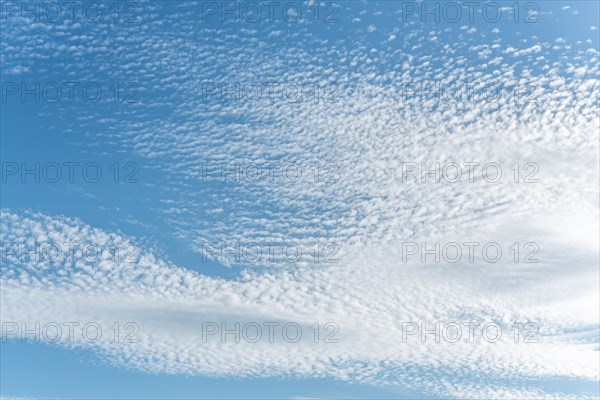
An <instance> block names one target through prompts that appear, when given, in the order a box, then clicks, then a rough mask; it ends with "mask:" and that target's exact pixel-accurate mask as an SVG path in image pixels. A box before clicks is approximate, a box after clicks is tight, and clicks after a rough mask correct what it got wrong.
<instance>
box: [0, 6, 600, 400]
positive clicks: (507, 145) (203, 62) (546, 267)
mask: <svg viewBox="0 0 600 400" xmlns="http://www.w3.org/2000/svg"><path fill="white" fill-rule="evenodd" d="M140 4H141V6H140V7H141V8H140V12H139V15H138V18H139V23H137V24H132V25H127V24H111V23H110V21H104V22H102V23H97V24H88V25H85V24H78V23H65V24H54V25H48V24H42V23H38V24H36V23H30V24H23V23H20V22H19V21H13V22H12V23H11V22H8V23H7V25H6V24H5V25H4V27H3V32H2V43H1V45H2V63H3V78H4V79H13V80H18V79H22V80H28V79H30V80H31V79H38V80H39V79H41V78H43V79H44V80H46V81H64V80H66V79H65V77H68V79H69V80H73V81H82V82H83V81H87V82H94V81H101V82H117V81H118V82H136V84H137V85H138V87H139V91H138V93H137V94H136V98H137V99H138V100H139V101H138V102H136V103H132V104H127V105H126V106H124V105H123V104H114V103H110V102H104V101H100V102H98V103H95V104H94V106H93V107H79V106H78V105H77V103H73V104H70V103H61V104H60V105H59V106H58V107H57V106H54V105H53V106H52V111H51V112H52V118H51V123H50V124H49V127H48V129H49V131H50V132H54V134H57V135H58V137H61V138H62V139H61V140H64V142H65V143H68V144H69V145H72V146H76V147H77V148H79V149H81V150H82V151H85V152H89V153H92V154H93V153H94V152H95V151H97V150H98V149H99V148H104V149H106V148H107V149H110V150H109V151H110V152H113V153H114V154H121V155H123V154H125V155H128V156H129V157H130V158H131V159H134V160H136V161H137V162H138V163H139V164H140V165H144V166H146V168H147V169H149V170H151V171H153V172H152V173H153V175H152V176H153V177H155V178H156V179H155V180H154V181H145V182H142V183H140V187H141V189H140V191H141V192H142V193H143V196H142V195H140V202H139V204H137V205H136V206H137V207H139V209H138V210H135V209H134V208H132V209H131V210H128V211H127V212H128V213H129V214H130V215H137V216H136V218H138V219H140V220H141V222H143V223H144V224H147V225H150V226H153V228H154V229H159V230H161V231H162V232H163V234H164V235H166V236H169V237H172V238H173V239H174V240H176V241H177V242H178V243H181V244H182V245H183V246H185V247H186V249H187V250H190V251H192V252H194V253H197V254H198V255H199V256H208V257H209V258H210V257H211V256H214V255H213V254H206V248H205V247H204V244H205V243H208V242H210V243H223V242H227V243H236V242H243V243H267V242H268V243H289V242H293V243H295V244H298V245H299V246H302V247H303V248H305V249H309V248H310V247H311V245H312V244H313V243H315V242H318V243H336V244H338V245H339V246H340V249H339V252H338V253H337V254H336V260H337V262H336V263H331V264H327V263H315V262H314V260H313V259H311V257H305V258H302V259H301V260H299V261H298V262H295V263H292V264H290V263H289V262H286V261H285V260H281V259H278V260H276V261H275V262H273V263H264V260H259V261H256V262H246V263H244V262H229V261H230V260H225V261H224V260H220V259H217V260H216V261H218V262H221V264H223V268H227V267H234V268H235V273H236V276H235V277H234V278H224V277H219V276H209V275H207V274H204V273H203V271H202V268H201V267H199V268H197V269H188V268H184V267H181V266H178V265H177V263H175V262H173V261H171V260H170V258H169V256H168V249H166V250H165V249H164V248H163V249H161V248H160V246H159V245H158V246H156V245H148V246H142V247H143V250H142V252H141V254H140V258H139V261H138V262H135V263H120V262H115V261H114V260H113V259H111V257H110V254H108V253H106V254H103V256H102V257H101V258H100V259H98V260H96V261H94V262H93V263H90V262H85V261H82V260H74V261H73V262H68V261H65V262H64V263H62V264H61V265H58V266H57V265H48V264H47V263H44V262H42V261H38V262H36V261H35V260H25V261H24V260H23V259H21V258H19V257H17V256H9V261H8V262H6V263H3V264H2V278H1V284H2V319H3V321H13V320H19V321H21V320H23V321H31V322H33V321H69V320H84V321H86V320H87V321H107V324H108V321H112V320H115V319H118V320H122V321H135V322H136V323H137V324H138V325H139V333H138V337H139V338H140V340H139V342H138V343H135V344H131V345H128V346H122V345H118V344H115V343H111V342H110V341H104V340H102V341H99V342H96V343H94V344H90V343H87V342H85V341H80V342H76V343H64V345H65V346H67V347H71V346H72V347H80V346H81V347H91V348H93V349H94V350H96V351H97V354H98V355H99V357H102V358H104V359H105V360H106V361H107V362H109V363H114V364H115V365H118V366H120V367H125V368H131V369H136V370H142V371H149V372H153V373H168V374H191V375H209V376H243V377H264V376H294V377H329V378H334V379H339V380H343V381H348V382H360V383H368V384H373V385H386V386H387V385H392V386H398V387H402V388H406V389H411V390H417V391H419V392H421V393H425V394H427V395H431V396H441V397H460V398H484V397H486V398H511V397H514V398H570V397H573V398H575V397H576V395H575V394H573V393H569V392H568V390H565V391H557V390H556V388H555V387H554V386H551V385H546V384H544V383H543V382H547V381H552V380H556V379H563V380H565V381H566V382H573V383H578V382H587V383H590V382H594V381H597V380H598V378H599V366H598V326H599V325H598V323H599V321H598V315H599V314H598V313H599V307H598V303H599V300H600V299H599V297H598V284H597V283H598V279H599V274H598V262H599V260H598V251H599V247H598V229H597V228H598V218H599V208H598V193H599V183H598V162H599V160H598V151H597V150H598V145H599V137H598V126H599V123H600V115H599V111H598V102H597V100H598V91H599V88H600V86H599V81H598V73H599V71H600V70H599V67H598V55H599V52H598V49H597V48H594V46H592V44H590V43H591V42H586V41H585V39H587V37H586V38H583V39H582V40H578V41H572V40H570V39H569V38H568V37H566V38H563V37H560V35H559V33H557V32H553V31H551V30H549V28H548V27H549V26H550V25H551V24H552V21H553V18H556V17H557V16H556V15H555V14H553V13H552V12H550V13H547V14H546V15H544V14H542V15H541V16H540V22H539V25H537V26H536V29H539V30H540V32H537V31H536V33H535V34H531V33H530V31H531V29H533V28H532V27H530V26H524V25H519V24H513V23H506V24H502V23H498V24H489V23H487V24H482V25H480V26H477V27H476V28H475V27H473V26H471V25H469V26H467V25H468V24H460V23H457V24H451V23H446V24H444V23H441V24H427V23H426V24H423V23H421V22H419V21H418V20H411V19H409V20H408V21H404V20H403V16H402V13H400V12H398V7H395V8H394V7H393V6H390V4H389V3H384V4H383V3H376V2H373V3H371V2H369V3H366V2H348V3H345V2H344V3H343V4H341V5H340V13H339V17H338V18H339V21H338V22H337V23H332V24H325V23H310V22H306V23H300V24H295V25H290V24H286V23H279V24H278V23H268V22H265V23H256V24H252V23H248V22H246V21H241V22H229V23H223V24H221V23H216V22H214V21H213V22H212V23H210V22H203V21H202V20H201V16H200V6H199V5H198V3H186V2H177V3H172V4H171V3H168V2H144V3H140ZM564 12H567V10H564ZM554 13H556V11H554ZM544 18H545V19H544ZM12 24H14V25H12ZM509 30H513V31H516V32H517V33H514V32H511V34H504V33H505V32H507V31H509ZM558 30H560V29H558ZM518 32H523V33H522V34H521V33H518ZM593 35H594V31H590V34H589V37H593ZM33 77H35V78H33ZM249 82H251V83H254V84H259V85H263V86H266V85H267V84H269V83H273V82H275V83H278V84H280V85H281V86H283V87H286V88H288V89H289V88H291V87H295V86H294V85H298V86H300V87H301V89H300V90H301V92H303V93H302V94H301V95H300V96H299V97H300V98H299V99H298V101H289V99H283V97H281V96H280V94H275V95H274V97H269V96H268V95H266V94H264V93H263V95H262V96H260V97H258V98H255V99H253V100H252V101H249V100H236V99H234V98H232V96H231V95H227V94H226V95H225V96H221V95H220V92H219V91H218V90H216V89H214V88H215V86H214V85H215V84H216V83H220V84H227V85H230V86H235V84H236V83H242V84H244V83H249ZM211 85H212V86H211ZM436 85H441V86H443V87H446V88H448V91H447V92H446V93H445V95H444V96H442V97H440V95H439V92H437V91H436V90H435V88H436ZM315 87H318V88H319V95H320V96H321V97H319V98H318V99H317V100H315ZM467 87H468V88H471V89H470V92H469V90H466V89H465V88H467ZM460 88H462V90H463V92H462V94H458V93H457V90H460ZM490 93H493V95H490ZM48 112H50V111H48ZM65 127H67V128H65ZM436 162H438V163H440V164H448V163H454V162H456V163H459V164H462V163H464V162H479V163H481V164H485V163H488V162H495V163H498V164H499V165H501V166H502V172H503V174H504V175H503V179H501V180H499V181H498V182H497V183H493V184H492V183H489V182H487V181H486V180H484V179H483V176H482V175H481V173H480V174H479V175H478V176H477V175H476V176H475V179H474V180H473V181H469V177H468V176H466V175H463V176H462V177H461V179H460V180H459V181H457V182H448V181H445V180H442V181H441V182H438V183H436V182H431V181H428V182H421V181H419V180H418V176H417V178H416V180H415V179H413V176H411V178H410V179H406V180H403V179H402V171H405V170H403V168H405V166H406V165H407V164H408V163H412V164H411V165H421V164H422V163H426V164H427V165H429V166H432V165H433V164H434V163H436ZM515 162H520V163H521V164H520V167H519V168H522V164H524V163H526V162H531V163H535V165H536V166H537V168H538V169H539V170H538V171H537V173H536V176H535V178H536V180H537V181H536V183H532V184H523V183H522V182H514V179H513V170H511V169H510V167H511V166H513V165H514V163H515ZM222 163H225V164H226V165H227V168H232V169H233V168H234V165H235V164H236V163H237V164H239V165H246V166H247V165H251V164H253V163H254V164H259V165H266V164H268V163H280V164H286V163H287V164H293V165H295V166H300V167H301V168H302V177H301V178H300V179H298V180H297V181H291V180H290V179H287V180H286V179H282V177H281V176H279V177H275V182H273V181H271V180H269V179H264V178H263V179H257V180H249V179H245V180H244V179H243V180H240V181H235V182H225V183H223V182H220V181H219V179H212V180H210V179H209V182H206V181H205V178H206V173H207V170H206V166H207V165H209V166H211V168H212V167H214V166H215V165H221V164H222ZM315 166H320V167H323V166H329V167H327V168H333V169H331V170H330V169H327V168H326V169H325V170H323V169H321V170H320V173H321V175H320V176H319V178H320V179H315V175H314V173H315V169H314V168H315ZM213 172H214V171H213ZM521 172H522V173H523V174H525V172H523V170H521ZM323 174H325V175H326V176H327V178H332V179H325V178H323V176H324V175H323ZM429 178H430V179H431V178H432V177H431V176H429ZM142 197H143V198H142ZM139 210H144V211H145V212H146V213H147V214H145V216H146V217H145V218H144V217H143V215H144V213H141V212H139ZM136 212H138V214H136ZM126 231H127V229H126V227H123V230H120V229H119V230H117V229H115V231H114V232H110V231H108V230H106V229H100V228H96V227H93V226H90V225H89V224H88V223H86V221H85V219H83V218H74V217H73V216H69V217H67V216H63V215H50V214H49V213H46V212H43V211H42V212H39V211H32V210H22V209H14V208H11V209H8V208H4V209H3V210H2V224H1V233H2V238H3V240H4V241H7V242H10V241H14V242H25V241H42V242H43V241H48V240H53V241H58V242H68V241H74V242H75V241H79V242H84V241H93V242H95V243H100V244H102V245H105V246H108V247H109V245H110V244H111V243H117V242H122V241H133V242H136V239H135V238H133V237H131V236H130V235H127V234H125V233H123V232H126ZM407 241H411V242H417V243H418V242H428V243H433V242H436V241H438V242H459V243H462V242H469V241H478V242H498V243H501V244H502V245H503V246H504V245H506V248H508V246H510V244H511V243H513V242H519V243H525V242H529V241H534V242H536V243H538V244H539V247H540V250H539V254H538V256H537V257H538V258H539V262H538V263H535V264H523V263H514V262H512V261H511V259H510V256H506V257H503V258H502V260H501V261H500V262H497V263H489V262H482V261H481V260H478V261H477V262H474V263H470V262H467V260H464V259H462V260H461V261H460V262H458V263H454V264H448V263H435V262H432V261H431V259H429V260H428V261H427V260H426V262H421V261H420V259H419V258H418V257H414V258H410V259H409V260H407V261H405V260H403V254H402V251H403V243H405V242H407ZM165 253H167V255H165ZM261 267H265V268H261ZM203 321H218V322H226V323H230V324H234V323H235V322H242V323H243V322H251V321H255V322H258V323H263V322H268V321H271V322H278V323H280V324H285V323H286V322H290V321H293V322H296V323H298V324H300V325H301V326H303V327H304V329H303V330H304V332H310V330H309V327H310V326H311V325H312V324H313V323H314V322H315V321H320V322H321V323H326V322H335V323H336V324H337V325H338V326H339V332H338V333H337V336H336V338H337V339H338V340H339V341H338V342H337V343H314V341H313V340H312V337H303V338H302V339H300V340H299V341H298V342H296V343H290V342H287V341H282V340H278V339H276V340H275V341H274V342H273V343H266V342H258V343H244V342H242V343H229V342H225V343H223V342H220V341H216V342H208V343H203V342H202V341H201V337H200V336H201V332H200V331H201V324H202V322H203ZM410 321H416V322H419V323H420V322H421V321H424V322H428V323H430V324H433V323H435V322H436V321H441V322H443V323H447V322H451V321H458V322H462V321H478V322H480V323H481V324H482V325H483V324H485V323H486V322H494V323H496V324H498V325H500V326H502V327H503V328H505V329H506V332H510V326H511V324H512V322H513V321H524V322H527V321H533V322H536V323H538V324H540V326H541V329H540V332H539V333H538V338H539V342H538V343H515V342H514V341H513V340H512V339H513V338H512V337H510V336H505V337H503V338H502V339H501V340H500V341H498V342H497V343H489V342H487V341H485V340H483V339H482V338H481V337H475V340H474V342H473V343H469V342H467V341H466V340H461V341H459V342H457V343H448V342H444V341H442V342H441V343H435V342H433V341H426V342H423V341H419V340H413V341H409V342H408V343H403V342H402V340H401V339H402V337H403V326H402V323H403V322H410ZM594 396H597V393H596V394H594V393H590V394H589V397H590V398H594ZM577 397H578V398H582V397H581V394H580V393H579V394H578V396H577ZM584 397H585V396H584Z"/></svg>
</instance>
